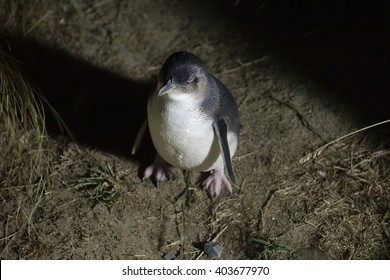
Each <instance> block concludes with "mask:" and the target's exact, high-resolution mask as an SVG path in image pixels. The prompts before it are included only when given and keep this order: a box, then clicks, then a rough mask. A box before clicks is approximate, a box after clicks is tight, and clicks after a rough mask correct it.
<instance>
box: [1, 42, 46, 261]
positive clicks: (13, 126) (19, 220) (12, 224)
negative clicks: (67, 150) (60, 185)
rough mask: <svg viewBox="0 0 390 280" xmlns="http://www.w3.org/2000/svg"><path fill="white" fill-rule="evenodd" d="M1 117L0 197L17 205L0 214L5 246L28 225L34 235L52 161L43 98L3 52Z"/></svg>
mask: <svg viewBox="0 0 390 280" xmlns="http://www.w3.org/2000/svg"><path fill="white" fill-rule="evenodd" d="M0 117H1V118H0V146H1V153H0V186H1V193H0V197H1V200H2V202H3V203H9V201H13V205H14V207H13V208H14V209H13V211H10V209H7V211H3V212H2V213H1V214H0V215H1V216H2V217H1V218H2V220H4V221H7V222H6V225H5V232H4V233H3V234H2V235H3V236H4V237H3V238H2V240H1V241H2V242H3V243H4V244H5V243H7V241H9V240H10V239H12V237H13V236H14V235H15V234H16V233H17V232H18V231H19V230H20V229H22V228H24V227H25V226H27V227H28V232H29V233H31V230H32V228H33V226H32V225H33V219H32V217H33V214H34V212H35V210H36V208H37V206H38V205H39V203H40V201H41V200H42V198H43V197H44V195H45V192H46V189H47V188H48V185H49V184H50V183H49V181H50V176H49V175H50V173H51V162H50V159H49V153H48V138H47V133H46V129H45V114H44V109H43V99H41V97H40V95H39V93H38V92H37V91H36V90H34V89H33V88H32V87H31V85H30V84H29V83H28V82H27V81H26V79H25V78H24V77H23V76H22V74H21V73H20V71H19V69H18V67H17V62H16V61H14V60H13V59H12V58H11V57H9V56H7V54H5V53H4V52H3V51H2V50H1V49H0ZM4 215H6V216H4ZM5 248H6V246H5ZM2 253H3V252H0V254H1V255H2ZM1 255H0V256H1Z"/></svg>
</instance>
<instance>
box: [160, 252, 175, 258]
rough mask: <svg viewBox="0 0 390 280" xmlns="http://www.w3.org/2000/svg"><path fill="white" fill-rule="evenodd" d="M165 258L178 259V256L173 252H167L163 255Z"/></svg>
mask: <svg viewBox="0 0 390 280" xmlns="http://www.w3.org/2000/svg"><path fill="white" fill-rule="evenodd" d="M163 258H164V260H174V259H176V256H175V254H174V253H172V252H168V253H165V254H164V256H163Z"/></svg>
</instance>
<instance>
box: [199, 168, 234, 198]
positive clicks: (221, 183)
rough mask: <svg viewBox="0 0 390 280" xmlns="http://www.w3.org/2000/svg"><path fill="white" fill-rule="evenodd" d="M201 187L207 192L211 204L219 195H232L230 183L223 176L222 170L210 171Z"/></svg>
mask: <svg viewBox="0 0 390 280" xmlns="http://www.w3.org/2000/svg"><path fill="white" fill-rule="evenodd" d="M202 186H203V189H205V190H207V191H208V193H209V195H210V197H211V200H212V201H213V202H214V201H215V200H216V199H217V198H218V197H219V196H221V195H231V194H232V193H233V190H232V186H231V185H230V182H229V181H228V179H227V178H226V177H225V175H224V174H223V169H213V170H211V171H210V172H209V176H208V177H207V179H206V180H204V181H203V183H202Z"/></svg>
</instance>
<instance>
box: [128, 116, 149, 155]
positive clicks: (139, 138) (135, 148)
mask: <svg viewBox="0 0 390 280" xmlns="http://www.w3.org/2000/svg"><path fill="white" fill-rule="evenodd" d="M147 127H148V119H146V120H145V121H144V122H143V123H142V125H141V127H140V128H139V130H138V133H137V137H135V141H134V145H133V149H132V150H131V154H132V155H134V154H135V153H136V152H137V151H138V148H139V146H140V145H141V141H142V138H143V137H144V134H145V130H146V128H147Z"/></svg>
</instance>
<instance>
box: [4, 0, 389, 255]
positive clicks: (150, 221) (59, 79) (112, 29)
mask: <svg viewBox="0 0 390 280" xmlns="http://www.w3.org/2000/svg"><path fill="white" fill-rule="evenodd" d="M54 2H55V1H53V3H46V4H44V5H42V6H39V7H37V8H35V9H33V10H27V9H25V10H27V11H29V12H26V11H25V10H23V12H20V13H22V15H23V16H24V18H23V19H24V21H22V22H24V23H26V24H25V26H23V25H22V24H19V25H18V24H13V23H12V21H7V25H6V26H10V29H9V30H12V32H10V33H8V34H7V36H5V38H6V41H7V42H8V43H9V46H10V54H11V55H13V56H14V57H16V58H17V59H19V60H20V61H22V64H23V69H24V70H25V71H26V73H27V75H28V76H29V77H31V79H32V80H33V81H34V83H35V84H36V85H38V87H40V88H41V89H42V91H43V92H44V94H45V95H46V97H47V99H48V100H49V101H50V102H51V104H52V105H53V106H54V108H55V109H56V110H57V111H58V113H59V114H60V115H61V117H62V118H63V120H64V121H65V123H66V124H67V125H68V127H69V128H70V130H71V131H72V133H73V134H74V137H75V139H76V141H72V140H69V139H68V138H64V137H61V136H60V135H59V131H58V130H57V129H56V127H55V124H54V122H53V121H52V120H51V118H50V117H48V121H47V123H48V128H49V132H50V134H51V137H52V140H51V141H52V142H53V144H52V145H53V146H52V148H53V149H52V152H51V153H50V154H51V158H52V162H53V166H52V170H53V172H52V174H51V176H50V178H48V185H47V186H46V188H45V191H44V193H42V195H41V196H40V197H39V201H38V202H37V201H36V200H31V199H26V197H27V194H26V193H27V192H26V191H23V188H21V189H20V191H18V190H19V189H18V188H17V186H15V190H14V191H13V192H12V195H11V194H10V193H9V192H8V191H7V190H6V189H3V190H1V189H0V191H2V198H3V202H2V205H1V208H2V210H1V214H0V217H1V224H0V227H1V228H2V229H1V230H0V238H1V243H0V254H1V255H0V257H1V258H3V259H161V258H162V257H163V256H164V254H165V253H167V252H173V253H174V254H175V255H176V257H177V258H179V259H196V258H198V257H199V258H201V259H203V258H207V256H205V255H204V254H202V251H203V245H204V244H205V243H206V242H208V241H210V240H213V239H216V240H217V241H218V242H219V243H220V244H221V245H222V246H223V248H224V249H223V252H222V256H221V257H222V258H223V259H253V258H261V259H324V258H330V259H371V258H374V259H378V258H379V259H382V258H385V259H388V258H389V251H388V250H389V202H388V201H389V197H390V196H389V190H388V186H389V183H390V179H389V178H390V177H389V173H388V171H387V164H388V159H389V154H388V153H387V152H386V151H387V150H386V149H385V140H384V139H386V135H387V136H388V134H387V130H388V127H386V126H381V127H380V128H379V129H377V130H369V131H365V132H364V133H361V134H358V135H357V136H355V137H352V138H347V139H345V140H343V141H339V142H337V143H336V144H334V145H331V146H330V148H328V149H327V150H325V151H324V152H323V153H322V154H321V155H320V156H319V157H318V158H316V159H314V160H308V161H307V162H306V163H304V164H300V163H299V160H300V159H302V158H304V157H305V156H307V155H308V154H309V153H311V152H314V151H315V150H316V149H317V148H319V147H321V146H322V145H325V144H326V143H329V142H330V141H332V140H334V139H336V138H338V137H341V136H343V135H346V134H347V133H349V132H351V131H354V130H356V129H358V128H361V127H363V126H365V125H368V124H371V123H375V122H378V121H380V120H384V119H385V118H386V117H387V116H388V109H387V108H388V107H386V104H388V103H387V102H388V99H387V97H384V96H383V95H382V94H381V93H383V92H384V91H386V89H388V83H387V82H386V78H387V77H388V74H386V73H387V72H386V71H385V70H388V62H387V60H383V56H384V55H388V50H389V49H388V46H389V45H388V42H389V41H388V40H385V39H383V38H382V37H381V36H382V33H380V32H379V31H378V29H377V27H378V26H377V25H376V22H375V21H371V20H370V16H371V15H372V13H374V12H375V11H377V10H380V7H377V6H372V7H371V9H372V10H373V11H371V10H366V12H365V13H367V14H365V15H366V16H367V17H366V21H367V22H363V23H362V25H359V24H357V25H356V26H353V25H347V24H345V23H346V22H352V23H353V24H356V23H357V22H356V21H354V19H355V17H358V16H361V13H362V11H364V7H361V6H359V5H360V4H359V5H357V6H358V7H360V8H358V9H357V11H352V12H351V16H347V17H345V15H344V14H343V19H345V18H347V20H345V21H340V18H341V17H337V16H338V13H336V12H335V10H331V11H330V12H333V14H331V15H334V18H331V17H325V16H323V14H322V13H320V12H318V11H323V10H322V9H323V7H315V8H316V9H314V8H313V10H310V13H305V9H304V7H300V6H299V5H297V7H294V8H291V7H288V9H289V10H287V11H286V10H284V9H282V8H283V7H284V6H283V5H282V4H281V7H279V6H278V5H277V4H275V2H273V3H274V4H267V5H266V6H265V8H260V5H259V4H256V3H254V2H253V1H249V2H248V1H237V2H238V5H237V6H236V7H234V6H233V2H234V1H232V2H231V3H225V4H223V5H222V4H221V3H206V2H207V1H143V0H139V1H138V0H137V1H56V2H58V3H54ZM208 2H212V1H208ZM260 2H261V1H260ZM265 2H267V1H265ZM271 2H272V1H271ZM281 2H282V3H283V1H281ZM358 2H359V1H358ZM276 3H277V1H276ZM284 8H285V7H284ZM340 8H341V10H342V11H344V12H345V11H347V9H345V10H344V9H343V8H344V7H340ZM286 9H287V8H286ZM317 9H318V10H317ZM316 13H317V14H316ZM10 14H11V15H12V13H10ZM309 15H310V16H309ZM347 15H349V14H347ZM321 16H322V17H321ZM280 18H283V20H281V19H280ZM276 19H279V20H276ZM12 28H13V29H12ZM387 32H388V31H387ZM9 34H13V35H12V36H11V35H9ZM368 35H369V36H368ZM386 35H388V33H386ZM382 40H383V41H382ZM382 43H383V44H382ZM385 43H386V44H387V45H386V44H385ZM4 46H5V43H2V47H3V48H4ZM180 50H187V51H191V52H193V53H195V54H197V55H198V56H200V57H201V58H202V59H203V60H204V62H205V63H206V65H207V67H208V69H209V71H210V72H211V73H212V74H214V75H215V76H217V77H218V78H219V79H220V80H221V81H222V82H223V83H224V84H225V85H226V86H227V87H228V88H229V89H230V91H231V92H232V94H233V96H234V97H235V99H236V101H237V104H238V106H239V110H240V115H241V135H240V142H239V146H238V150H237V153H236V156H235V157H234V159H233V165H234V169H235V172H236V177H237V179H238V184H237V185H236V186H234V187H233V189H234V194H233V195H232V196H230V197H225V198H222V199H220V200H219V201H218V202H217V203H215V204H211V203H210V201H209V199H208V197H207V195H206V194H205V193H204V192H203V191H202V190H201V188H200V187H198V186H197V185H196V184H195V181H196V178H197V176H198V174H195V173H191V172H183V171H180V170H176V175H177V179H176V180H175V181H172V182H168V183H165V184H163V185H162V186H161V187H160V188H158V189H157V188H155V187H154V186H153V185H152V184H151V183H149V182H141V181H140V179H139V176H138V175H139V172H140V171H142V168H143V167H144V166H145V165H146V164H147V163H149V162H150V160H151V159H152V158H153V153H154V151H153V148H152V147H151V143H150V140H149V141H145V143H144V144H143V146H142V147H141V151H140V152H139V153H138V154H137V155H136V156H134V157H133V156H131V154H130V151H131V147H132V144H133V141H134V138H135V136H136V133H137V130H138V128H139V126H140V125H141V123H142V121H143V120H144V118H145V116H146V100H147V95H148V94H149V93H150V92H151V91H152V90H153V88H154V86H155V80H156V78H155V77H156V75H157V73H158V71H159V68H160V67H161V65H162V63H163V62H164V60H165V59H166V58H167V57H168V56H169V55H170V54H171V53H173V52H175V51H180ZM368 93H370V94H368ZM378 170H379V171H378ZM4 172H5V173H6V170H4ZM370 172H371V173H370ZM374 173H375V174H376V175H375V176H374V175H372V174H374ZM370 174H371V175H372V176H371V175H370ZM18 209H19V210H18ZM20 209H22V211H20ZM26 216H28V217H29V219H25V218H24V217H26Z"/></svg>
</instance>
